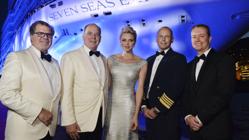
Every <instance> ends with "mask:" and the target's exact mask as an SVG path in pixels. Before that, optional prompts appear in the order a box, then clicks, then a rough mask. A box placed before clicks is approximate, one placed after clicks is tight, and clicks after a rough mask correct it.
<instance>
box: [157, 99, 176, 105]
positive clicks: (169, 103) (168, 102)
mask: <svg viewBox="0 0 249 140" xmlns="http://www.w3.org/2000/svg"><path fill="white" fill-rule="evenodd" d="M160 99H161V100H162V101H164V102H165V103H166V104H168V105H169V106H171V105H172V104H173V103H171V102H170V101H169V100H167V99H166V98H165V97H161V98H160Z"/></svg>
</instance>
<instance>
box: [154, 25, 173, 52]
mask: <svg viewBox="0 0 249 140" xmlns="http://www.w3.org/2000/svg"><path fill="white" fill-rule="evenodd" d="M172 42H173V36H172V32H171V31H170V30H169V29H168V28H161V29H160V30H159V31H158V33H157V44H158V46H159V48H160V49H161V50H162V51H163V50H166V49H168V48H169V47H170V45H171V43H172Z"/></svg>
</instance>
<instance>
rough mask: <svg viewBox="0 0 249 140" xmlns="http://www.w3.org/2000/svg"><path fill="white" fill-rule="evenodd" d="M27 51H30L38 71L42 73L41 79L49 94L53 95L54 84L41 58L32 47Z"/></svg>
mask: <svg viewBox="0 0 249 140" xmlns="http://www.w3.org/2000/svg"><path fill="white" fill-rule="evenodd" d="M27 52H28V54H30V55H31V57H32V58H33V60H34V63H35V65H36V67H37V71H38V73H39V74H40V77H41V80H42V82H43V84H44V89H45V90H48V93H49V95H50V96H52V95H53V89H52V85H51V82H50V79H49V77H48V74H47V71H46V70H45V68H44V66H43V64H42V62H41V60H40V58H39V57H37V55H36V54H35V52H34V51H33V50H32V48H28V50H27Z"/></svg>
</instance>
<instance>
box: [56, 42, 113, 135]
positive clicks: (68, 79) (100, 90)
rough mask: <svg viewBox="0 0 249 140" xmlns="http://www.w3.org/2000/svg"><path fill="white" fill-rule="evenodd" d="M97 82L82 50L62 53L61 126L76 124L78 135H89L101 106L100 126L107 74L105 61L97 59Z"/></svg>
mask: <svg viewBox="0 0 249 140" xmlns="http://www.w3.org/2000/svg"><path fill="white" fill-rule="evenodd" d="M100 58H101V60H102V61H103V64H104V65H103V67H101V66H100V71H101V75H102V78H100V77H99V76H98V74H97V71H96V70H95V68H94V66H93V64H92V63H91V58H90V57H89V54H87V53H86V51H85V50H84V48H83V47H80V48H79V49H77V50H75V51H72V52H69V53H66V54H65V55H64V56H63V57H62V60H61V72H62V77H63V95H62V101H61V110H62V116H61V117H62V125H63V126H67V125H70V124H73V123H77V124H78V125H79V127H80V130H81V132H92V131H93V130H94V129H95V127H96V123H97V119H98V115H99V110H100V107H101V106H102V114H103V115H102V125H103V123H104V117H105V114H106V103H107V97H108V96H107V94H108V93H107V92H108V79H109V75H108V74H109V73H108V69H107V60H106V58H105V57H104V56H103V55H100Z"/></svg>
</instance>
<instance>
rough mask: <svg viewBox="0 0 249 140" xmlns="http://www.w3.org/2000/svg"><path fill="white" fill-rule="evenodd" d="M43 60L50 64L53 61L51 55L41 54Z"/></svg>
mask: <svg viewBox="0 0 249 140" xmlns="http://www.w3.org/2000/svg"><path fill="white" fill-rule="evenodd" d="M41 59H45V60H47V61H48V62H51V61H52V57H51V55H50V54H44V53H43V52H41Z"/></svg>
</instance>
